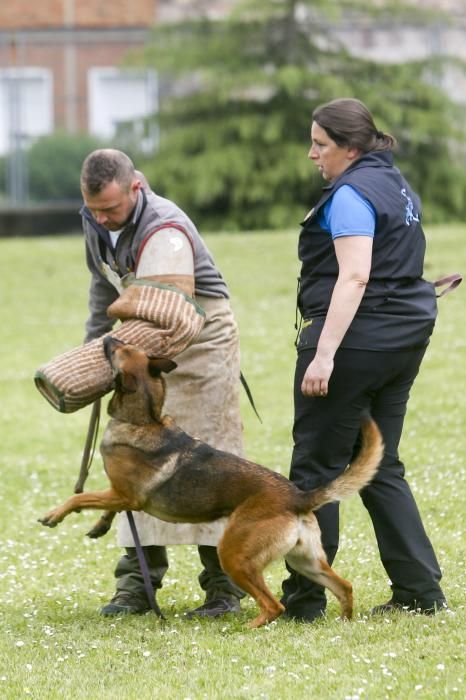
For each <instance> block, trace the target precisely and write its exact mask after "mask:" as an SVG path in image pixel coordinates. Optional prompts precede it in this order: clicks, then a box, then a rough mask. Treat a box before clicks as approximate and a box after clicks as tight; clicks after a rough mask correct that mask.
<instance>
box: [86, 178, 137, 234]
mask: <svg viewBox="0 0 466 700" xmlns="http://www.w3.org/2000/svg"><path fill="white" fill-rule="evenodd" d="M140 186H141V183H140V181H139V180H134V181H133V182H132V183H131V185H130V187H129V190H128V191H125V189H122V188H121V185H120V184H119V183H118V182H116V181H115V180H112V182H109V183H108V185H105V187H103V189H102V190H101V191H100V192H99V193H98V194H96V195H90V194H88V193H87V192H86V191H85V190H83V191H82V195H83V199H84V204H85V205H86V207H87V208H88V209H89V211H90V212H91V214H92V216H93V217H94V219H95V220H96V221H97V223H98V224H101V225H102V226H104V227H105V228H106V229H108V230H109V231H118V230H119V229H121V228H123V226H124V225H125V224H126V222H127V221H128V219H129V217H130V215H131V212H132V211H133V209H134V207H135V205H136V202H137V198H138V191H139V188H140Z"/></svg>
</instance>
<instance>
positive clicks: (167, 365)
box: [149, 357, 177, 377]
mask: <svg viewBox="0 0 466 700" xmlns="http://www.w3.org/2000/svg"><path fill="white" fill-rule="evenodd" d="M176 367H177V364H176V362H173V360H167V358H166V357H151V358H150V359H149V374H150V376H151V377H160V374H161V372H165V373H166V374H168V372H171V371H172V370H174V369H175V368H176Z"/></svg>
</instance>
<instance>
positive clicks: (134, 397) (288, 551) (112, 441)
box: [40, 338, 383, 627]
mask: <svg viewBox="0 0 466 700" xmlns="http://www.w3.org/2000/svg"><path fill="white" fill-rule="evenodd" d="M106 353H107V357H108V358H109V361H110V363H111V365H112V367H113V370H114V374H115V387H116V388H115V393H114V395H113V397H112V399H111V401H110V403H109V409H108V411H109V414H110V416H111V417H112V418H111V420H110V422H109V424H108V426H107V429H106V431H105V434H104V436H103V440H102V443H101V452H102V455H103V459H104V465H105V470H106V472H107V475H108V478H109V480H110V483H111V487H110V488H109V489H108V490H106V491H99V492H89V493H81V494H78V495H75V496H72V497H71V498H69V499H68V500H67V501H65V503H63V504H62V505H60V506H58V507H57V508H55V509H54V510H52V511H50V512H49V513H47V515H45V516H44V517H43V518H42V519H41V520H40V522H41V523H42V524H43V525H47V526H49V527H54V526H55V525H57V523H59V522H61V521H62V520H63V518H65V517H66V516H67V515H68V514H69V513H71V512H73V511H78V510H80V509H81V508H98V509H99V508H100V509H105V510H107V511H108V512H107V513H106V514H104V515H103V516H102V518H100V520H98V521H97V523H96V525H95V526H94V527H93V528H92V530H91V531H90V533H88V534H89V535H90V536H91V537H99V536H101V535H102V534H105V532H107V530H108V529H109V527H110V524H111V521H112V519H113V516H114V514H115V512H117V511H122V510H133V511H138V510H143V511H145V512H146V513H150V514H151V515H155V516H157V517H158V518H161V519H162V520H166V521H168V522H187V523H200V522H208V521H212V520H215V519H217V518H220V517H222V516H228V522H227V526H226V529H225V532H224V534H223V537H222V538H221V540H220V543H219V545H218V553H219V557H220V561H221V564H222V568H223V569H224V570H225V571H226V573H227V574H229V575H230V576H231V578H232V579H233V580H234V581H235V582H236V583H237V584H238V585H239V586H240V587H241V588H242V589H243V590H245V591H247V592H248V593H249V594H250V595H251V596H252V597H253V598H254V599H255V600H256V602H257V604H258V606H259V608H260V614H259V615H258V616H257V617H256V618H255V619H254V620H253V621H252V622H251V623H250V626H251V627H258V626H260V625H263V624H265V623H267V622H271V621H272V620H275V619H276V618H277V617H278V616H279V615H281V613H282V612H283V611H284V608H283V605H282V604H281V603H279V602H278V601H277V600H276V599H275V598H274V596H273V595H272V593H271V592H270V591H269V589H268V588H267V586H266V584H265V581H264V578H263V574H262V572H263V570H264V568H265V567H266V566H267V565H268V564H269V563H270V562H271V561H272V560H274V559H276V558H278V557H280V556H284V557H285V559H286V561H287V562H288V563H289V564H290V566H292V567H293V568H294V569H295V570H296V571H298V572H299V573H301V574H302V575H304V576H306V577H307V578H309V579H310V580H311V581H315V582H316V583H319V584H320V585H322V586H326V587H327V588H329V589H330V590H331V591H332V593H334V594H335V596H336V597H337V598H338V600H339V602H340V605H341V616H342V618H348V619H349V618H351V616H352V612H353V599H352V586H351V584H350V583H349V582H348V581H345V580H344V579H342V578H340V577H339V576H338V575H337V574H336V573H335V572H334V571H333V570H332V569H331V568H330V566H329V565H328V563H327V559H326V556H325V553H324V550H323V548H322V544H321V540H320V530H319V526H318V524H317V519H316V517H315V515H314V513H313V511H314V510H316V509H317V508H320V507H321V506H323V505H324V504H325V503H329V502H331V501H337V500H341V499H342V498H345V497H346V496H349V495H351V494H352V493H354V492H356V491H359V490H360V489H361V488H363V487H364V486H365V485H366V484H367V483H369V481H370V480H371V479H372V477H373V476H374V474H375V472H376V470H377V467H378V465H379V462H380V460H381V458H382V453H383V443H382V438H381V436H380V433H379V430H378V428H377V426H376V424H375V422H374V421H373V420H372V419H370V418H366V419H364V420H363V423H362V437H363V441H362V448H361V451H360V453H359V455H358V457H357V458H356V459H355V460H354V461H353V462H352V463H351V464H350V466H349V467H348V469H347V470H346V471H345V472H343V474H341V475H340V476H339V477H338V478H336V479H335V480H334V481H332V482H331V483H330V484H328V485H327V486H325V487H323V488H319V489H316V490H314V491H309V492H305V491H300V490H299V489H298V488H297V487H296V486H295V485H294V484H293V483H291V482H290V481H289V480H288V479H286V478H285V477H283V476H281V475H279V474H277V473H275V472H273V471H270V470H269V469H266V468H265V467H262V466H260V465H258V464H254V463H252V462H249V461H247V460H245V459H241V458H240V457H236V456H235V455H232V454H228V453H226V452H220V451H219V450H216V449H214V448H213V447H210V446H209V445H207V444H205V443H203V442H201V441H200V440H196V439H194V438H192V437H190V436H189V435H187V434H186V433H184V432H183V431H182V430H180V428H178V427H177V426H176V425H175V423H174V421H173V420H172V419H171V418H169V417H167V416H163V417H162V415H161V411H162V406H163V401H164V396H165V382H164V380H163V378H162V376H161V371H170V369H173V367H174V366H175V365H174V363H172V362H170V361H169V360H154V359H152V360H150V359H148V358H147V356H146V355H145V353H144V352H142V351H140V350H138V349H136V348H135V347H133V346H130V345H124V344H122V343H121V342H120V341H116V340H113V339H112V338H109V339H108V340H107V341H106Z"/></svg>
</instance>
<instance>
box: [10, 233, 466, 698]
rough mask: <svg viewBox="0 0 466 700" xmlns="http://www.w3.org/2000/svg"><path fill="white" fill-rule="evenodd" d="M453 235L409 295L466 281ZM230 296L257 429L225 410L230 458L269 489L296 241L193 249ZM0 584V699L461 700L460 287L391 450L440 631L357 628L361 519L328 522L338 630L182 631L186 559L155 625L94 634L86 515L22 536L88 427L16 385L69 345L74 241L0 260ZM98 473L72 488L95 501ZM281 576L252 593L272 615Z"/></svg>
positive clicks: (278, 438)
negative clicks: (233, 426) (416, 524)
mask: <svg viewBox="0 0 466 700" xmlns="http://www.w3.org/2000/svg"><path fill="white" fill-rule="evenodd" d="M465 239H466V227H464V226H457V227H455V226H450V227H442V228H431V229H429V231H428V241H429V254H428V259H427V266H426V276H427V277H428V278H429V279H434V278H435V277H438V276H440V275H442V274H446V273H448V272H453V271H457V270H458V271H463V272H465V271H466V240H465ZM207 242H208V245H209V247H210V248H211V250H212V252H213V253H214V255H215V257H216V259H217V261H218V264H219V266H220V267H221V269H222V271H223V273H224V275H225V277H226V279H227V281H228V282H229V285H230V287H231V290H232V295H233V304H234V308H235V310H236V314H237V317H238V320H239V324H240V330H241V334H242V357H243V360H242V366H243V371H244V374H245V375H246V377H247V379H248V382H249V384H250V386H251V388H252V390H253V394H254V397H255V400H256V403H257V406H258V409H259V411H260V413H261V415H262V418H263V423H262V424H260V423H259V422H258V421H257V419H256V418H255V416H254V414H253V412H252V410H251V408H250V407H249V405H248V404H247V400H246V398H245V397H244V396H243V397H242V401H243V406H242V408H243V419H244V425H245V437H246V446H247V453H248V456H249V457H251V458H252V459H254V460H258V461H260V462H262V463H264V464H267V465H268V466H270V467H271V468H273V469H276V470H280V471H282V472H283V473H285V474H286V473H287V471H288V465H289V460H290V454H291V438H290V432H291V424H292V396H291V386H292V374H293V364H294V347H293V341H294V335H295V331H294V328H293V325H294V305H295V298H294V297H295V287H296V276H297V272H298V265H297V261H296V235H295V234H294V233H283V234H280V233H273V234H262V235H260V234H252V235H250V234H238V235H230V236H228V235H223V234H222V235H218V236H209V237H207ZM0 254H1V259H2V263H3V265H2V287H1V289H2V302H3V303H2V336H1V337H2V342H1V346H0V390H1V404H0V420H1V436H2V437H1V455H0V460H1V467H2V469H1V474H2V480H1V488H0V509H1V511H0V512H1V526H2V527H1V533H0V545H1V554H0V558H1V566H0V628H1V630H2V634H1V635H0V694H1V696H2V697H5V698H8V699H10V698H23V697H32V698H40V699H44V700H45V699H47V700H49V699H55V698H62V697H67V698H73V699H75V698H86V699H87V698H90V699H93V698H96V699H97V698H99V699H106V698H115V697H117V698H124V699H127V698H128V699H129V698H131V699H132V698H174V699H175V700H178V699H179V700H185V699H188V698H190V699H191V700H200V699H202V698H208V699H217V698H219V699H223V698H248V700H249V699H250V698H252V699H256V698H257V699H261V698H268V699H270V700H276V699H281V698H289V697H291V698H295V699H300V698H310V697H315V698H335V699H340V700H343V699H344V698H354V699H356V698H361V699H362V700H363V699H366V698H369V699H370V700H379V699H380V698H394V699H396V700H398V699H399V698H444V697H454V698H456V697H457V698H460V697H464V696H465V695H466V691H465V685H464V682H463V664H464V661H463V660H464V642H463V640H464V625H465V621H466V614H465V610H464V583H465V570H466V567H465V551H464V544H463V542H464V539H463V537H464V517H465V511H464V492H465V465H464V459H465V457H464V456H465V454H466V449H465V447H466V439H465V433H466V431H465V416H466V398H465V386H466V382H465V379H466V347H465V343H466V339H465V326H464V305H465V304H464V302H465V292H466V286H464V285H463V287H460V288H459V290H458V291H456V292H455V293H454V294H452V295H450V296H447V297H446V298H444V299H441V300H440V302H439V307H440V314H439V320H438V324H437V328H436V331H435V335H434V337H433V340H432V342H431V345H430V348H429V350H428V353H427V357H426V360H425V363H424V366H423V369H422V371H421V374H420V377H419V379H418V381H417V384H416V386H415V388H414V391H413V394H412V399H411V403H410V410H409V413H408V417H407V422H406V428H405V434H404V439H403V444H402V456H403V458H404V461H405V463H406V466H407V473H408V478H409V480H410V483H411V485H412V487H413V490H414V491H415V494H416V498H417V501H418V504H419V507H420V510H421V512H422V515H423V519H424V523H425V526H426V529H427V531H428V533H429V535H430V537H431V539H432V541H433V544H434V546H435V549H436V551H437V554H438V557H439V559H440V562H441V565H442V568H443V571H444V581H443V585H444V589H445V592H446V594H447V596H448V599H449V603H450V606H451V609H452V612H451V613H447V614H442V615H438V616H437V617H435V618H425V617H416V616H411V615H402V616H395V617H393V618H391V619H388V618H387V619H384V618H380V619H373V618H370V617H369V616H368V611H369V610H370V608H371V606H372V605H374V604H377V603H380V602H382V601H384V600H385V599H386V598H387V597H388V595H389V589H388V584H387V580H386V576H385V573H384V571H383V569H382V567H381V565H380V563H379V559H378V553H377V547H376V544H375V540H374V535H373V532H372V529H371V525H370V522H369V519H368V516H367V514H366V512H365V510H364V508H363V507H362V505H361V502H360V501H359V499H358V498H357V497H355V498H353V499H350V501H348V502H346V503H344V504H343V506H342V538H341V540H342V541H341V549H340V552H339V555H338V558H337V560H336V562H335V569H336V571H337V572H338V573H339V574H341V575H342V576H344V577H346V578H348V579H350V580H351V581H352V582H353V585H354V589H355V599H356V618H355V620H354V622H353V623H341V622H340V621H339V620H338V619H337V616H338V606H337V604H336V602H335V601H334V599H333V598H331V600H330V604H329V611H328V616H327V618H326V619H325V620H323V621H321V622H319V623H318V624H316V625H299V624H295V623H290V622H286V621H284V620H279V621H277V622H276V623H273V624H271V625H269V626H268V627H264V628H261V629H259V630H255V631H249V630H247V629H246V626H245V625H246V623H247V621H248V620H250V619H251V618H252V617H253V615H254V614H255V606H254V604H253V601H251V600H247V601H246V602H245V603H244V605H243V613H242V614H241V615H240V616H239V617H238V618H229V619H223V620H222V619H220V620H215V621H202V622H196V621H187V620H186V619H184V617H183V613H184V612H185V611H186V610H188V609H190V608H192V607H193V606H194V605H195V604H197V603H198V601H199V600H200V599H201V591H200V589H199V586H198V584H197V575H198V573H199V561H198V558H197V552H196V549H195V548H194V547H183V546H180V547H172V548H170V550H169V553H170V562H171V566H170V569H169V572H168V575H167V577H166V580H165V585H164V588H163V589H162V591H161V592H160V593H159V595H158V600H159V602H160V605H161V607H162V609H163V610H164V611H165V613H166V616H167V618H168V619H167V622H166V623H165V624H164V625H162V624H161V623H159V622H158V621H157V619H156V618H155V617H153V616H152V615H146V616H143V617H136V618H128V619H125V618H121V619H115V620H108V619H103V618H101V617H100V616H99V614H98V609H99V607H100V605H101V604H102V603H103V602H105V601H107V599H108V598H109V596H110V595H111V594H112V592H113V568H114V565H115V563H116V560H117V557H118V555H119V549H118V548H117V547H116V544H115V539H114V538H115V535H114V533H113V532H111V533H110V534H109V535H107V537H105V538H103V539H101V540H98V541H95V542H94V541H90V540H88V539H87V538H86V537H85V536H84V533H85V532H86V531H87V529H88V528H89V526H90V524H92V523H93V521H94V519H95V515H94V514H93V513H90V512H83V513H80V514H76V515H72V516H70V517H69V518H68V519H67V520H66V521H65V522H64V523H63V524H62V525H60V526H59V527H58V528H57V529H56V530H47V529H45V528H43V527H41V526H40V525H39V524H38V523H37V518H38V517H39V516H40V515H42V514H43V513H44V512H45V511H47V510H48V509H49V508H50V507H51V506H53V505H55V504H57V503H58V502H59V501H61V500H62V499H64V498H65V497H67V496H68V495H69V494H70V493H71V492H72V489H73V486H74V483H75V480H76V477H77V472H78V467H79V462H80V456H81V451H82V446H83V441H84V434H85V430H86V426H87V421H88V417H89V412H88V411H89V409H84V410H82V411H80V412H78V413H76V414H72V415H68V416H65V415H61V414H58V413H56V412H55V411H54V410H53V409H52V408H51V407H50V406H49V405H48V404H47V403H46V402H45V401H44V399H43V398H42V397H41V396H40V395H39V393H38V392H37V391H36V389H35V388H34V385H33V381H32V377H33V374H34V371H35V369H36V368H37V367H38V366H39V365H40V364H41V363H42V362H45V361H48V360H49V359H51V358H52V357H54V356H55V355H57V354H59V353H61V352H62V351H64V350H66V349H69V348H71V347H74V346H76V345H78V344H79V343H80V342H81V340H82V336H83V331H82V327H83V323H84V320H85V317H86V297H87V283H88V278H87V272H86V269H85V265H84V261H83V245H82V241H81V239H80V238H79V237H76V238H64V237H54V238H41V239H37V240H25V239H24V240H21V239H13V240H6V239H3V240H0ZM105 484H106V480H105V477H104V475H103V471H102V463H101V460H100V458H96V459H95V461H94V464H93V467H92V472H91V476H90V478H89V480H88V483H87V488H89V489H93V488H100V487H102V486H105ZM283 575H284V566H283V563H282V562H278V563H276V564H274V565H273V566H272V567H271V568H270V570H269V571H268V573H267V580H268V581H269V584H270V586H271V588H272V590H273V591H274V592H275V593H276V594H277V595H278V594H279V592H280V583H281V580H282V578H283Z"/></svg>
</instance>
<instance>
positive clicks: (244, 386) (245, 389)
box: [239, 372, 262, 423]
mask: <svg viewBox="0 0 466 700" xmlns="http://www.w3.org/2000/svg"><path fill="white" fill-rule="evenodd" d="M239 378H240V380H241V384H242V385H243V388H244V391H245V392H246V396H247V397H248V399H249V403H250V404H251V406H252V410H253V411H254V413H255V414H256V416H257V417H258V418H259V421H260V422H261V423H262V418H261V417H260V415H259V414H258V412H257V408H256V405H255V403H254V399H253V398H252V392H251V389H250V388H249V385H248V383H247V381H246V377H245V376H244V374H243V373H242V372H240V373H239Z"/></svg>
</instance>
